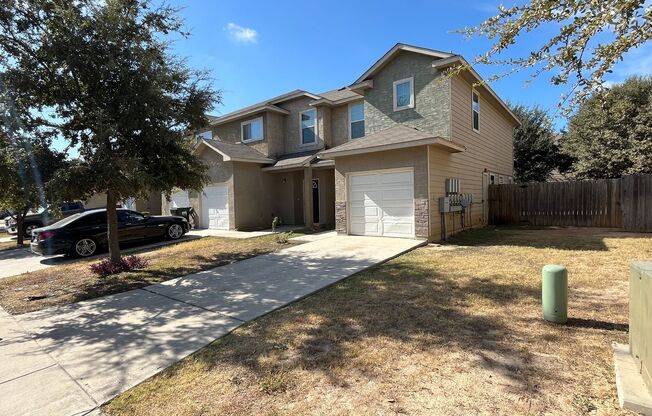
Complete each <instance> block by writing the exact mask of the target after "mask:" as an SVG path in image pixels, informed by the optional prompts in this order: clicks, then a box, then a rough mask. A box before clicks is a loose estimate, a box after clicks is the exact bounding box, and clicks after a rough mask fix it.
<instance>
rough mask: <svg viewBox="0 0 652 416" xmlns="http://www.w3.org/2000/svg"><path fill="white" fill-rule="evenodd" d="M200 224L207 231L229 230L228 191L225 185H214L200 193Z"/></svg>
mask: <svg viewBox="0 0 652 416" xmlns="http://www.w3.org/2000/svg"><path fill="white" fill-rule="evenodd" d="M202 223H203V224H204V226H205V227H207V228H209V229H215V230H228V229H229V191H228V186H227V185H214V186H207V187H206V188H204V191H203V192H202Z"/></svg>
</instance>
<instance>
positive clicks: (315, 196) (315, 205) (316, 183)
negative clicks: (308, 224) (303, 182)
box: [312, 179, 319, 224]
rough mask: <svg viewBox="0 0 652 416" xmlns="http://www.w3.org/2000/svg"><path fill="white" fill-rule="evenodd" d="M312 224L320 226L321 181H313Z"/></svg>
mask: <svg viewBox="0 0 652 416" xmlns="http://www.w3.org/2000/svg"><path fill="white" fill-rule="evenodd" d="M312 222H314V223H315V224H319V179H313V180H312Z"/></svg>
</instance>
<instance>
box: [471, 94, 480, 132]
mask: <svg viewBox="0 0 652 416" xmlns="http://www.w3.org/2000/svg"><path fill="white" fill-rule="evenodd" d="M472 109H473V130H476V131H479V130H480V97H478V94H476V92H475V91H473V107H472Z"/></svg>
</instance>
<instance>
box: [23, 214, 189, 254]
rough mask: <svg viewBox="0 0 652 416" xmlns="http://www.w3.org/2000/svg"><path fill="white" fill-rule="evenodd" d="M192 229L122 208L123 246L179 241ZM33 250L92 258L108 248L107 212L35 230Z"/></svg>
mask: <svg viewBox="0 0 652 416" xmlns="http://www.w3.org/2000/svg"><path fill="white" fill-rule="evenodd" d="M189 229H190V227H189V225H188V221H187V220H186V219H185V218H183V217H175V216H148V215H144V214H141V213H140V212H136V211H131V210H128V209H118V235H119V237H120V243H128V242H135V241H142V240H149V239H155V238H166V239H171V240H176V239H179V238H181V237H182V236H183V235H184V234H185V233H187V232H188V230H189ZM30 246H31V249H32V251H33V252H34V253H37V254H42V255H52V254H68V255H71V256H76V257H88V256H92V255H93V254H95V253H97V252H98V251H99V250H101V249H105V248H106V247H107V225H106V209H98V210H92V211H86V212H82V213H79V214H74V215H71V216H70V217H67V218H64V219H63V220H61V221H59V222H56V223H54V224H52V225H50V226H47V227H42V228H37V229H35V230H34V231H32V240H31V245H30Z"/></svg>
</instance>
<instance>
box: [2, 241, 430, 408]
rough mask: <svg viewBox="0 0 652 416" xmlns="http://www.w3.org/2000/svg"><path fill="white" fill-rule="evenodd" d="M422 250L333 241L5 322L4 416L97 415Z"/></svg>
mask: <svg viewBox="0 0 652 416" xmlns="http://www.w3.org/2000/svg"><path fill="white" fill-rule="evenodd" d="M420 244H422V242H421V241H416V240H403V239H389V238H374V237H344V236H332V237H328V238H322V239H320V240H318V241H313V242H310V243H306V244H303V245H301V246H295V247H291V248H288V249H285V250H281V251H279V252H277V253H272V254H266V255H262V256H258V257H254V258H251V259H248V260H244V261H240V262H237V263H234V264H231V265H228V266H223V267H218V268H215V269H212V270H209V271H205V272H201V273H197V274H192V275H188V276H184V277H180V278H177V279H173V280H170V281H167V282H164V283H161V284H157V285H153V286H148V287H146V288H144V289H138V290H134V291H130V292H126V293H121V294H117V295H113V296H107V297H105V298H101V299H96V300H92V301H86V302H80V303H77V304H73V305H68V306H64V307H56V308H50V309H46V310H43V311H38V312H33V313H29V314H24V315H18V316H16V317H9V316H6V314H5V315H2V314H0V338H1V337H5V338H6V339H5V340H0V397H3V400H1V401H0V414H12V415H19V414H43V415H46V414H47V415H73V414H84V413H85V412H88V411H92V410H93V409H94V408H96V407H97V406H98V405H99V404H101V403H104V402H106V401H108V400H110V399H111V398H112V397H114V396H115V395H117V394H119V393H121V392H124V391H125V390H127V389H129V388H130V387H133V386H134V385H136V384H138V383H140V382H142V381H143V380H145V379H147V378H148V377H150V376H152V375H154V374H156V373H157V372H159V371H161V370H162V369H164V368H165V367H168V366H169V365H171V364H173V363H174V362H176V361H178V360H180V359H181V358H183V357H185V356H187V355H188V354H190V353H192V352H193V351H196V350H197V349H199V348H201V347H203V346H204V345H206V344H208V343H210V342H211V341H213V340H215V339H217V338H220V337H222V336H224V335H226V334H228V333H229V332H230V331H232V330H233V329H235V328H237V327H238V326H240V325H242V324H243V323H244V322H247V321H249V320H251V319H254V318H256V317H258V316H261V315H263V314H266V313H269V312H271V311H273V310H274V309H277V308H279V307H282V306H285V305H287V304H288V303H290V302H293V301H296V300H298V299H301V298H302V297H305V296H307V295H309V294H311V293H313V292H315V291H317V290H319V289H322V288H324V287H326V286H329V285H331V284H333V283H335V282H337V281H339V280H341V279H344V278H346V277H348V276H350V275H352V274H354V273H357V272H359V271H361V270H364V269H366V268H368V267H370V266H373V265H376V264H379V263H381V262H384V261H387V260H389V259H391V258H393V257H396V256H398V255H400V254H402V253H405V252H407V251H409V250H412V249H413V248H415V247H417V246H418V245H420ZM26 357H34V359H33V360H30V359H27V358H26ZM7 397H10V398H11V399H10V400H4V398H7Z"/></svg>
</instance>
